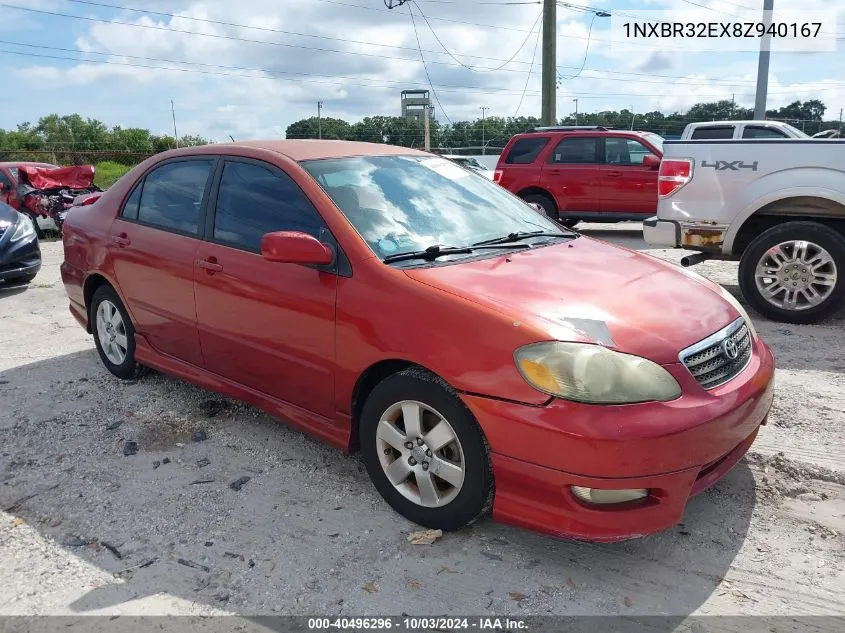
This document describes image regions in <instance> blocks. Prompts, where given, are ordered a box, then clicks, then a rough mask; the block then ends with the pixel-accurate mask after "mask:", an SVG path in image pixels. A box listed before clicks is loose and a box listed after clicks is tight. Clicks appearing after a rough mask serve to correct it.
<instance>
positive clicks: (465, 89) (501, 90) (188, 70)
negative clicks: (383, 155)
mask: <svg viewBox="0 0 845 633" xmlns="http://www.w3.org/2000/svg"><path fill="white" fill-rule="evenodd" d="M15 45H17V46H32V47H35V48H46V49H50V50H63V51H70V50H71V49H59V48H57V47H50V46H38V45H35V44H18V43H15ZM74 52H78V53H82V54H92V55H114V53H97V52H94V51H85V52H83V51H74ZM0 54H7V55H18V56H21V57H35V58H41V59H60V60H65V61H72V62H79V63H89V62H90V63H96V64H105V65H110V66H124V67H129V68H147V69H151V70H169V71H176V72H183V73H196V74H201V75H216V76H222V77H244V78H246V79H271V80H276V79H278V78H277V77H272V76H262V75H248V74H244V73H227V72H213V71H207V70H199V69H195V68H176V67H173V66H150V65H147V64H130V63H128V62H119V61H114V60H106V59H102V60H87V59H78V58H76V57H62V56H59V55H46V54H39V53H25V52H23V51H12V50H3V49H0ZM122 57H126V58H127V59H129V58H134V59H141V60H149V61H160V62H164V63H171V64H186V65H198V66H209V67H212V68H214V67H217V68H223V69H227V68H228V69H231V70H246V71H252V72H263V73H267V74H268V75H287V74H294V75H303V76H305V77H325V76H324V75H314V74H312V73H295V72H292V71H283V70H279V71H274V70H269V69H262V68H241V67H237V66H218V65H216V64H204V63H200V62H182V61H176V60H167V59H160V58H155V57H139V56H134V55H122ZM334 78H338V77H336V76H335V77H334ZM348 79H352V80H353V81H355V82H360V81H361V80H360V79H356V78H352V77H349V78H348ZM286 81H301V82H307V83H320V84H334V85H338V86H358V87H362V88H386V89H396V88H400V87H403V86H405V85H406V84H405V83H404V82H403V83H399V82H390V83H389V84H385V83H381V84H379V83H375V82H371V83H366V84H365V83H349V82H343V81H320V80H318V79H295V78H286ZM435 85H438V86H440V87H446V88H447V89H446V90H443V92H468V91H473V92H479V93H489V92H490V91H495V92H497V93H499V94H519V90H510V89H506V88H498V87H487V86H453V85H451V84H435Z"/></svg>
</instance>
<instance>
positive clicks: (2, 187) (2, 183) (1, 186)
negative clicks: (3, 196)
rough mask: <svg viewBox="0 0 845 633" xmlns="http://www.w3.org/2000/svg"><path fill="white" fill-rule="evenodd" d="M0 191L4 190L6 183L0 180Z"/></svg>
mask: <svg viewBox="0 0 845 633" xmlns="http://www.w3.org/2000/svg"><path fill="white" fill-rule="evenodd" d="M0 191H6V183H5V182H0Z"/></svg>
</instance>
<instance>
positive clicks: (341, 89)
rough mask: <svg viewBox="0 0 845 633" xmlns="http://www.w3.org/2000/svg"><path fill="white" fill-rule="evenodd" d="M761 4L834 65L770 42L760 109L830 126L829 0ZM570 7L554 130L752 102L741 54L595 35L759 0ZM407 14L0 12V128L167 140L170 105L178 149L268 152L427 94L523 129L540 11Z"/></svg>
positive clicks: (336, 4) (210, 3) (839, 20)
mask: <svg viewBox="0 0 845 633" xmlns="http://www.w3.org/2000/svg"><path fill="white" fill-rule="evenodd" d="M393 3H394V4H397V2H396V0H393ZM775 4H776V5H777V7H776V9H779V8H791V9H799V8H800V9H801V11H802V12H804V11H807V10H819V11H823V12H824V13H820V14H812V15H814V16H815V15H820V16H822V18H819V19H823V21H824V23H823V26H822V28H821V32H820V34H819V37H822V38H825V40H826V41H827V43H828V44H829V48H833V47H835V49H836V51H835V52H831V51H828V52H803V53H802V52H798V53H796V52H785V51H778V50H777V45H776V47H775V49H774V51H773V53H772V57H771V69H770V81H769V99H768V106H769V107H770V108H772V107H778V106H781V105H785V104H787V103H789V102H792V101H794V100H796V99H800V100H802V101H803V100H807V99H820V100H822V101H823V102H824V103H825V104H826V105H827V106H828V115H827V118H832V119H837V118H838V117H839V111H840V108H843V107H845V55H843V52H845V0H775ZM574 6H575V5H574V3H573V4H572V5H570V6H569V7H567V6H559V7H558V16H557V17H558V20H557V22H558V40H557V52H558V55H557V63H558V74H559V76H560V82H559V87H558V92H557V113H558V116H559V117H562V116H566V115H568V114H571V113H573V112H574V111H575V108H576V103H575V101H574V99H577V100H578V102H577V107H578V109H579V111H581V112H584V111H598V110H606V109H623V108H626V109H629V110H630V109H633V110H634V111H635V112H647V111H653V110H661V111H663V112H666V113H669V112H673V111H683V110H685V109H686V108H688V107H689V106H690V105H692V104H694V103H696V102H700V101H715V100H718V99H732V98H733V99H735V100H736V103H737V104H738V105H744V106H752V105H753V101H754V89H755V82H756V76H757V60H758V55H757V53H756V52H754V51H753V50H752V51H748V50H747V51H744V52H731V51H729V50H727V49H725V50H720V51H701V50H684V49H677V48H678V47H676V49H677V50H660V49H658V48H657V45H656V43H655V44H653V43H649V42H637V43H636V45H629V46H625V47H620V46H615V45H614V44H613V42H612V40H613V37H614V35H615V33H616V30H614V31H613V32H611V23H612V22H613V21H617V20H619V19H620V17H622V18H624V17H625V16H634V18H635V17H643V16H644V15H645V16H649V15H650V14H649V13H648V12H649V11H656V10H668V11H671V12H672V15H673V16H676V17H677V19H683V20H694V21H696V22H701V21H717V22H718V21H722V20H726V19H730V18H729V17H728V16H733V15H736V14H740V15H742V16H746V15H747V13H746V11H747V10H749V9H752V10H753V9H755V8H760V9H762V0H730V1H728V0H695V1H694V2H693V1H692V0H690V1H688V0H592V1H590V2H589V7H592V8H594V9H596V10H601V11H609V12H610V13H611V14H613V18H607V17H597V16H596V15H595V12H589V11H586V12H585V11H583V10H580V9H578V8H573V7H574ZM578 6H587V0H580V2H579V5H578ZM13 7H17V8H13ZM142 7H143V9H141V8H142ZM410 10H411V12H412V13H413V15H414V21H415V23H416V24H415V25H414V22H412V19H411V15H409V5H407V4H406V5H405V6H401V7H398V8H394V9H393V10H388V9H387V8H386V6H385V2H384V1H383V0H237V1H236V2H233V1H232V0H226V1H225V2H224V1H223V0H90V1H89V0H84V1H83V0H0V64H1V65H2V67H3V68H4V73H3V74H4V77H5V80H4V81H3V85H4V90H2V91H0V127H2V128H6V129H8V128H12V127H14V126H16V125H17V124H19V123H22V122H25V121H30V122H35V121H37V120H38V118H39V117H41V116H44V115H46V114H50V113H58V114H61V115H64V114H72V113H78V114H80V115H82V116H83V117H90V118H95V119H99V120H100V121H103V122H104V123H106V124H107V125H110V126H112V125H121V126H124V127H143V128H149V129H151V130H152V131H154V132H156V133H172V131H173V120H172V117H171V100H172V101H173V103H174V109H175V114H176V124H177V131H178V134H179V135H180V136H181V135H183V134H197V135H201V136H203V137H205V138H209V139H211V140H217V141H224V140H226V141H228V139H229V136H232V137H234V138H236V139H238V140H241V139H254V138H279V137H281V136H283V135H284V130H285V128H286V127H287V126H288V125H289V124H290V123H292V122H294V121H296V120H299V119H302V118H307V117H309V116H314V115H316V113H317V102H318V101H322V102H323V104H324V105H323V116H331V117H338V118H342V119H346V120H348V121H352V122H354V121H357V120H360V119H361V118H363V117H365V116H370V115H375V114H381V115H389V116H396V115H398V114H399V111H400V96H399V93H400V91H401V90H404V89H418V88H429V87H430V85H433V86H434V91H435V94H436V97H437V99H438V101H439V104H438V103H435V113H436V117H437V119H438V120H439V121H440V122H442V123H448V122H449V121H450V120H451V121H458V120H467V119H476V118H478V117H480V116H481V113H482V110H481V108H482V107H484V108H487V109H486V110H485V113H486V115H487V116H503V117H507V116H514V115H517V114H518V115H536V116H539V114H540V54H541V45H542V42H541V41H540V38H539V30H540V29H539V27H540V24H541V21H539V18H540V14H541V5H540V3H538V2H531V1H527V0H526V1H524V2H519V1H518V0H415V1H414V3H413V4H410ZM644 12H645V14H644ZM808 15H810V14H808ZM423 16H425V18H427V21H426V19H424V18H423ZM415 27H416V28H415ZM535 27H536V28H535ZM420 49H422V53H421V52H420ZM535 51H536V55H535ZM421 55H422V58H424V60H425V62H426V63H425V64H424V63H423V61H422V60H421Z"/></svg>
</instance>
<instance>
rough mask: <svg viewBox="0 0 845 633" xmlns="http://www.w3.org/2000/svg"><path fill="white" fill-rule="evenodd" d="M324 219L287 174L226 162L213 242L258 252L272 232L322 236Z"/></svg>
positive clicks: (219, 190)
mask: <svg viewBox="0 0 845 633" xmlns="http://www.w3.org/2000/svg"><path fill="white" fill-rule="evenodd" d="M324 227H325V224H324V223H323V218H322V217H321V216H320V214H319V213H318V212H317V210H316V209H315V208H314V205H312V204H311V201H310V200H309V199H308V197H307V196H306V195H305V193H303V191H302V190H301V189H300V188H299V186H298V185H297V184H296V183H295V182H294V181H293V179H292V178H291V177H290V176H288V175H287V174H285V173H283V172H281V171H279V170H276V169H270V168H269V167H264V166H262V165H261V164H258V163H247V162H240V161H227V162H226V164H225V166H224V168H223V175H222V176H221V178H220V187H219V189H218V193H217V208H216V212H215V216H214V233H213V239H214V241H215V242H221V243H223V244H226V245H229V246H233V247H235V248H241V249H244V250H248V251H253V252H256V253H258V252H260V251H261V238H262V237H264V235H266V234H267V233H273V232H275V231H301V232H303V233H308V234H309V235H313V236H314V237H316V238H318V239H319V238H320V237H321V236H322V231H323V228H324Z"/></svg>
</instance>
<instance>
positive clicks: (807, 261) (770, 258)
mask: <svg viewBox="0 0 845 633" xmlns="http://www.w3.org/2000/svg"><path fill="white" fill-rule="evenodd" d="M740 287H741V288H742V292H743V295H744V296H745V297H746V299H748V301H749V303H751V304H752V305H753V306H754V308H756V309H757V311H758V312H760V313H762V314H763V315H764V316H766V317H768V318H770V319H772V320H774V321H786V322H791V323H814V322H816V321H820V320H821V319H824V318H825V317H827V316H830V315H831V314H833V313H834V312H836V311H837V310H838V309H839V306H840V305H841V303H842V300H843V297H845V237H843V236H842V235H840V234H839V233H837V232H836V231H835V230H834V229H833V228H831V227H828V226H826V225H823V224H819V223H816V222H787V223H785V224H781V225H778V226H775V227H773V228H771V229H769V230H768V231H765V232H764V233H763V234H762V235H760V236H759V237H758V238H757V239H755V240H754V241H753V242H751V244H750V245H749V246H748V248H747V249H746V251H745V253H744V254H743V257H742V261H741V262H740Z"/></svg>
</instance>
